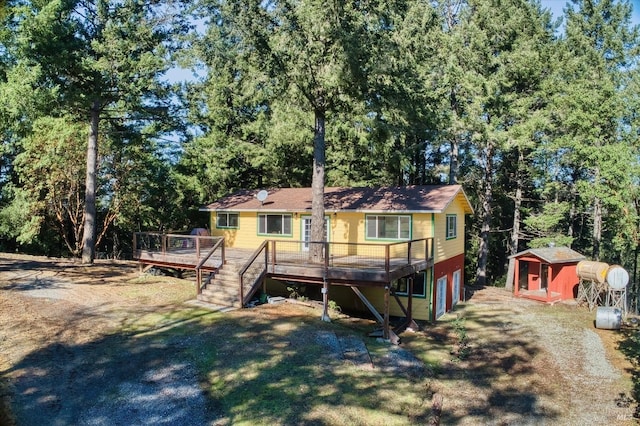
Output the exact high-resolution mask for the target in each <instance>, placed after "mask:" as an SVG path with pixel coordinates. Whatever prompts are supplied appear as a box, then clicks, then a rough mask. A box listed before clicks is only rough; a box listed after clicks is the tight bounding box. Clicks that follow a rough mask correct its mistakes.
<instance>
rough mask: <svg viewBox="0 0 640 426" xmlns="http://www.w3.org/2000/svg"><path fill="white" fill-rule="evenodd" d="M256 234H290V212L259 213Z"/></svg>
mask: <svg viewBox="0 0 640 426" xmlns="http://www.w3.org/2000/svg"><path fill="white" fill-rule="evenodd" d="M258 234H263V235H292V234H291V215H290V214H259V215H258Z"/></svg>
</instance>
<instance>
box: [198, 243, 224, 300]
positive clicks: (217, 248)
mask: <svg viewBox="0 0 640 426" xmlns="http://www.w3.org/2000/svg"><path fill="white" fill-rule="evenodd" d="M216 253H218V254H219V256H220V263H219V264H220V265H224V262H225V258H224V238H220V239H219V240H218V241H216V243H215V244H214V245H213V247H212V248H211V250H209V252H208V253H207V254H206V255H205V256H204V257H203V258H202V259H201V260H200V262H199V263H198V265H197V266H196V285H197V293H198V294H200V293H202V288H203V285H202V268H203V267H204V266H205V265H206V264H207V262H208V261H209V259H210V258H212V257H214V255H215V254H216Z"/></svg>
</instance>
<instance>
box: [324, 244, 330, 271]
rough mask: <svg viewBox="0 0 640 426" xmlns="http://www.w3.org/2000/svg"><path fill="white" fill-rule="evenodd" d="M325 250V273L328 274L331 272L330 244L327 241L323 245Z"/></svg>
mask: <svg viewBox="0 0 640 426" xmlns="http://www.w3.org/2000/svg"><path fill="white" fill-rule="evenodd" d="M323 246H324V247H323V249H324V271H325V274H327V273H328V272H329V247H330V246H329V242H328V241H325V242H324V244H323Z"/></svg>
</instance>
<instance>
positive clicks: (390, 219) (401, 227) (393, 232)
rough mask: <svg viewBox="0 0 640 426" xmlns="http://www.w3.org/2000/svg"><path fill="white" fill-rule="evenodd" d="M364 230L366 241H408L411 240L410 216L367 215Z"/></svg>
mask: <svg viewBox="0 0 640 426" xmlns="http://www.w3.org/2000/svg"><path fill="white" fill-rule="evenodd" d="M366 228H367V238H368V239H381V240H408V239H410V238H411V216H397V215H396V216H383V215H369V216H367V218H366Z"/></svg>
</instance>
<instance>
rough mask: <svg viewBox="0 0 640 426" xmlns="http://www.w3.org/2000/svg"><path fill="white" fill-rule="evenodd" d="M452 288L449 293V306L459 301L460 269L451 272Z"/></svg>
mask: <svg viewBox="0 0 640 426" xmlns="http://www.w3.org/2000/svg"><path fill="white" fill-rule="evenodd" d="M452 279H453V283H452V284H453V285H452V287H453V289H452V294H451V306H456V304H457V303H458V302H459V301H460V269H458V270H457V271H455V272H454V273H453V277H452Z"/></svg>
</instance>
